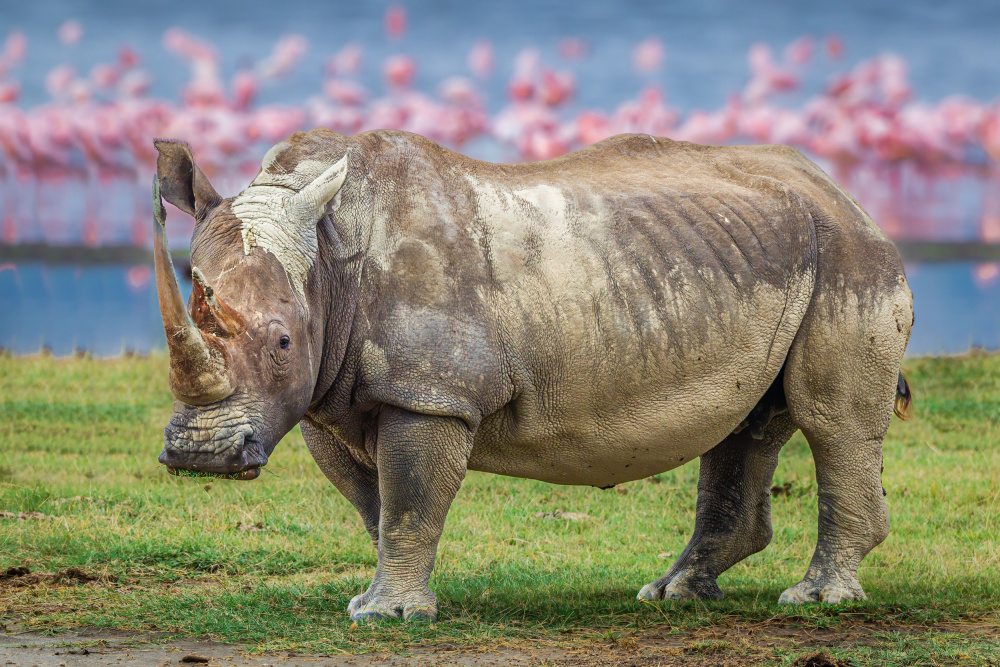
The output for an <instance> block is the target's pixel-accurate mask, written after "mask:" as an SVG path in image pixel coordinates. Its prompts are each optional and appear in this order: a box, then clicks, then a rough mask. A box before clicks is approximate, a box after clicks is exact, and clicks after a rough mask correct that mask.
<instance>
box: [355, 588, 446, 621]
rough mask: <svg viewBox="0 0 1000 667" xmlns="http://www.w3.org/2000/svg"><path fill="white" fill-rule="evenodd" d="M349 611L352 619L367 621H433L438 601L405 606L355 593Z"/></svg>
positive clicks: (435, 617) (436, 612)
mask: <svg viewBox="0 0 1000 667" xmlns="http://www.w3.org/2000/svg"><path fill="white" fill-rule="evenodd" d="M347 613H348V615H349V616H350V617H351V620H352V621H357V622H358V623H365V622H367V621H386V620H389V619H394V620H400V619H402V620H404V621H429V622H431V623H433V622H434V621H436V620H437V615H438V608H437V603H436V602H432V603H430V604H418V603H410V604H407V605H406V606H405V607H399V606H396V605H386V604H384V603H380V602H379V600H378V598H375V599H372V600H369V601H368V602H365V601H364V595H363V594H362V595H355V596H354V597H353V598H352V599H351V602H350V604H348V605H347Z"/></svg>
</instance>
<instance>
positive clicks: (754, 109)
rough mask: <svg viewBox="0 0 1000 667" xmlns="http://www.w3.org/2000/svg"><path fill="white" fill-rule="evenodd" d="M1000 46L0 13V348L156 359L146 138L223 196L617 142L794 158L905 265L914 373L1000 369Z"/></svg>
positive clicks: (789, 18)
mask: <svg viewBox="0 0 1000 667" xmlns="http://www.w3.org/2000/svg"><path fill="white" fill-rule="evenodd" d="M998 29H1000V3H996V2H991V1H989V0H974V1H969V2H962V3H939V2H931V1H927V0H919V1H915V2H909V3H906V4H903V3H898V2H895V1H893V0H864V1H858V0H847V1H844V2H840V3H803V2H801V1H798V2H790V1H780V0H773V1H771V2H755V3H747V2H739V1H736V0H706V1H704V2H700V3H688V2H683V3H682V2H649V1H646V2H643V1H632V2H618V3H606V2H597V1H595V0H579V1H577V2H572V3H569V2H567V3H556V2H528V1H526V0H509V1H507V2H502V3H500V2H496V3H469V2H457V1H453V0H409V1H407V2H405V3H404V4H401V5H393V4H389V3H386V2H368V3H357V2H351V3H343V2H323V3H307V2H293V1H289V2H285V3H280V4H278V3H273V2H270V1H264V0H242V1H241V2H238V3H237V2H211V3H209V2H180V1H178V2H170V3H165V2H163V3H160V2H149V3H134V2H120V1H117V0H105V1H102V2H89V3H88V2H68V1H67V2H32V3H26V2H7V1H2V2H0V39H3V40H5V41H4V42H3V51H2V55H0V347H3V348H5V349H8V350H11V351H13V352H14V353H15V354H23V353H36V352H38V351H39V350H42V349H48V350H51V351H52V353H54V354H57V355H66V354H72V353H76V352H80V351H86V352H90V353H92V354H95V355H100V356H109V355H117V354H122V353H128V352H137V353H147V352H149V351H150V350H152V349H155V348H158V347H162V346H163V333H162V328H161V324H160V319H159V312H158V309H157V303H156V291H155V284H154V280H153V276H152V271H151V263H150V260H149V255H148V247H149V244H150V242H151V241H150V234H149V232H150V229H151V227H150V225H151V221H152V218H151V212H150V208H149V181H150V177H151V174H152V173H153V169H154V167H153V164H154V160H155V153H154V152H153V150H152V145H151V142H152V138H153V137H154V136H168V137H171V138H179V139H184V140H186V141H188V142H190V143H191V145H192V147H193V149H194V151H195V156H196V159H198V161H199V164H200V165H201V166H202V167H203V168H204V169H205V170H206V172H208V173H209V175H210V177H211V178H212V180H213V183H214V184H215V185H216V187H217V189H219V191H220V192H221V193H222V194H223V195H226V196H228V195H232V194H235V193H236V192H238V191H239V190H240V189H241V187H242V185H244V184H246V183H247V182H248V181H249V179H250V177H251V176H252V174H253V173H254V172H255V171H256V168H257V166H258V165H259V160H260V158H261V156H262V155H263V153H264V151H265V150H266V148H267V147H268V146H269V145H270V144H272V143H274V142H276V141H278V140H280V139H281V138H283V137H284V136H286V135H287V134H288V133H290V132H291V131H294V130H296V129H300V128H301V129H308V128H310V127H313V126H315V125H325V126H328V127H332V128H333V129H335V130H337V131H340V132H345V133H353V132H356V131H359V130H363V129H367V128H371V127H398V128H401V129H408V130H413V131H418V132H420V133H422V134H426V135H428V136H431V137H432V138H435V139H436V140H439V141H441V142H443V143H445V144H446V145H449V146H451V147H453V148H455V149H457V150H460V151H462V152H464V153H466V154H469V155H472V156H474V157H479V158H482V159H489V160H504V161H517V160H531V159H542V158H547V157H552V156H554V155H558V154H561V153H564V152H566V151H568V150H572V149H574V148H577V147H579V146H582V145H585V144H588V143H592V142H593V141H596V140H599V139H601V138H603V137H604V136H608V135H610V134H613V133H616V132H619V131H638V132H649V133H653V134H658V135H665V136H670V137H673V138H678V139H690V140H697V141H704V142H712V143H746V142H758V143H790V144H792V145H795V146H797V147H799V148H801V149H802V150H804V151H806V152H807V153H808V154H809V155H810V156H811V157H813V158H814V159H816V160H817V161H818V162H819V163H820V164H821V166H823V167H824V168H825V169H827V171H828V172H829V173H831V175H833V176H834V177H835V178H836V179H837V180H838V181H840V182H841V183H842V184H843V185H844V186H845V188H846V189H847V190H848V191H849V192H851V193H852V194H853V195H854V196H855V197H856V198H857V199H858V200H859V202H860V203H861V204H862V205H863V206H865V208H866V209H867V210H868V211H869V213H871V215H872V217H873V218H874V219H875V220H876V222H878V223H879V224H880V226H882V228H883V229H884V230H885V231H886V233H888V234H889V235H890V236H891V237H892V238H894V239H895V240H897V242H898V243H899V244H900V247H901V248H902V250H903V254H904V258H906V259H907V274H908V277H909V279H910V283H911V286H912V289H913V292H914V295H915V310H916V327H915V329H914V333H913V338H912V339H911V343H910V347H909V353H910V354H927V353H954V352H961V351H965V350H967V349H968V348H969V347H970V346H979V347H987V348H997V347H1000V106H998V104H997V98H998V93H1000V40H998V39H996V35H997V31H998ZM168 226H169V235H170V239H171V246H172V247H173V248H174V249H175V250H180V249H184V248H186V247H187V243H188V241H189V238H190V232H191V228H192V223H191V221H190V220H189V219H186V216H184V215H183V214H181V213H180V212H178V211H176V210H173V209H171V210H170V212H169V222H168ZM179 266H183V259H182V258H181V262H180V264H179ZM181 271H182V273H183V272H184V269H181ZM187 287H189V284H188V286H187Z"/></svg>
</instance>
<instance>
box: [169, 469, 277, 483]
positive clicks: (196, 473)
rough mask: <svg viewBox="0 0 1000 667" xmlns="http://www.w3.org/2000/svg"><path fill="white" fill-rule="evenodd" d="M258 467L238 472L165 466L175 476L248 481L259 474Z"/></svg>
mask: <svg viewBox="0 0 1000 667" xmlns="http://www.w3.org/2000/svg"><path fill="white" fill-rule="evenodd" d="M260 471H261V469H260V468H250V469H249V470H241V471H240V472H208V471H207V470H187V469H185V468H171V467H169V466H167V472H169V473H170V474H171V475H176V476H177V477H211V478H213V479H237V480H240V481H250V480H251V479H257V477H259V476H260Z"/></svg>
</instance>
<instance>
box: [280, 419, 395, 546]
mask: <svg viewBox="0 0 1000 667" xmlns="http://www.w3.org/2000/svg"><path fill="white" fill-rule="evenodd" d="M299 426H300V427H301V429H302V437H303V439H304V440H305V441H306V447H308V448H309V453H310V454H312V457H313V459H314V460H315V461H316V464H317V465H318V466H319V469H320V470H322V471H323V474H324V475H326V478H327V479H328V480H330V482H331V483H332V484H333V485H334V486H335V487H337V490H338V491H340V493H341V495H343V496H344V497H345V498H347V501H348V502H349V503H351V504H352V505H354V507H355V509H357V510H358V514H360V515H361V520H362V521H363V522H364V524H365V530H367V531H368V535H369V536H371V539H372V544H373V545H374V547H375V550H376V551H378V519H379V511H380V509H381V501H380V499H379V495H378V471H376V470H375V468H374V467H373V466H369V465H365V464H364V463H363V462H362V461H359V460H358V459H357V458H356V457H355V456H354V455H353V454H352V453H351V451H350V450H349V449H348V448H347V446H345V445H344V443H342V442H341V441H340V440H338V439H337V438H336V437H335V436H334V435H332V434H330V433H327V432H325V431H321V430H320V429H318V428H316V427H315V426H313V425H312V424H310V423H309V422H308V421H306V420H303V421H301V422H299Z"/></svg>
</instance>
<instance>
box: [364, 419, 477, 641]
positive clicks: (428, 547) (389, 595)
mask: <svg viewBox="0 0 1000 667" xmlns="http://www.w3.org/2000/svg"><path fill="white" fill-rule="evenodd" d="M473 433H474V430H473V429H472V428H470V427H469V425H467V424H466V423H465V422H464V421H462V420H459V419H455V418H450V417H436V416H430V415H421V414H416V413H412V412H409V411H407V410H402V409H400V408H395V407H392V406H383V408H382V410H381V412H380V413H379V417H378V481H379V491H380V494H381V501H382V506H381V514H380V518H379V542H378V566H377V568H376V569H375V578H374V580H373V581H372V584H371V586H369V587H368V590H367V591H365V592H364V593H363V594H361V595H358V596H356V597H355V598H354V599H353V600H351V603H350V605H349V606H348V613H349V614H350V616H351V619H353V620H355V621H359V622H363V621H367V620H379V619H384V618H397V619H398V618H402V619H403V620H428V621H434V620H435V619H436V618H437V614H438V605H437V596H436V595H435V594H434V593H433V592H432V591H431V589H430V588H429V587H428V583H429V581H430V575H431V570H433V568H434V556H435V553H436V552H437V546H438V541H439V540H440V539H441V531H442V530H443V529H444V522H445V518H446V517H447V515H448V510H449V508H450V507H451V503H452V501H453V500H454V499H455V494H457V493H458V489H459V487H460V486H461V485H462V480H463V479H465V473H466V465H467V462H468V460H469V454H470V453H471V451H472V440H473Z"/></svg>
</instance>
